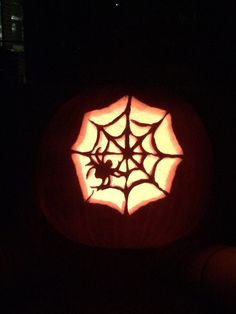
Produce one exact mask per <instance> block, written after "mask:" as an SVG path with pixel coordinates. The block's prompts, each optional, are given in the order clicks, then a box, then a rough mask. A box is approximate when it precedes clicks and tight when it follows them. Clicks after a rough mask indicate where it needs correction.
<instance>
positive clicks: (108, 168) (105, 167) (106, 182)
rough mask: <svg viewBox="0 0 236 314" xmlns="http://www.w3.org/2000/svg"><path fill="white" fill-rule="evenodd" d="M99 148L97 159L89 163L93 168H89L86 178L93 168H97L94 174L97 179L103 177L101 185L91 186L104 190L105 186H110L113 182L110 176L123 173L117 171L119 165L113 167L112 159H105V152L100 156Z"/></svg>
mask: <svg viewBox="0 0 236 314" xmlns="http://www.w3.org/2000/svg"><path fill="white" fill-rule="evenodd" d="M99 149H100V148H98V149H97V151H96V153H95V155H94V156H95V160H91V161H90V162H89V163H88V164H87V165H90V166H91V168H90V169H89V170H88V172H87V174H86V178H88V177H89V176H90V173H91V171H92V170H95V172H94V176H95V177H96V178H97V179H101V180H102V182H101V184H100V185H97V186H91V187H92V188H97V190H102V189H105V188H108V187H109V186H110V183H111V178H110V176H115V177H120V176H121V175H120V174H119V173H118V172H117V169H118V168H119V165H118V166H117V167H116V168H112V161H111V160H110V159H108V160H106V161H105V160H104V159H105V154H103V155H102V157H99V156H100V155H101V154H98V152H99Z"/></svg>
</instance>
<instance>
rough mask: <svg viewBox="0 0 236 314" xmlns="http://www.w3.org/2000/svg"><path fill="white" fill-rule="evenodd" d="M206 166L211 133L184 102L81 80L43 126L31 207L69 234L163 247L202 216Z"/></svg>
mask: <svg viewBox="0 0 236 314" xmlns="http://www.w3.org/2000/svg"><path fill="white" fill-rule="evenodd" d="M127 95H132V96H127ZM210 166H211V149H210V143H209V139H208V137H207V135H206V132H205V129H204V127H203V125H202V123H201V121H200V119H199V117H198V115H197V114H196V112H195V111H194V110H193V109H192V108H191V106H189V105H188V104H185V103H183V102H182V101H179V100H177V99H176V98H175V97H171V96H169V95H164V96H163V94H162V96H161V91H160V92H158V91H156V90H155V91H150V90H148V91H146V92H145V91H143V90H139V91H136V92H132V91H130V90H127V91H125V92H124V91H123V89H122V90H121V89H120V88H117V89H115V88H114V87H112V88H104V89H103V88H97V89H93V90H87V91H84V92H82V93H80V94H79V95H77V96H75V97H74V98H72V99H70V100H68V101H67V102H66V103H65V104H64V105H63V106H61V108H59V109H58V111H57V113H56V114H55V116H54V117H53V119H52V120H51V122H50V124H49V126H48V128H47V129H46V130H45V134H44V137H43V139H42V144H41V148H40V154H39V158H38V168H37V170H38V177H37V184H38V196H39V197H38V201H39V208H40V210H41V211H42V213H43V214H44V217H46V219H47V221H48V222H49V223H50V224H51V225H52V226H53V227H54V228H55V229H56V230H57V231H58V232H59V233H61V234H62V235H64V236H65V237H66V238H68V239H71V240H72V241H76V242H79V243H82V244H86V245H92V246H98V247H109V248H147V247H163V246H166V245H167V244H170V243H173V242H175V241H177V240H178V239H181V238H183V237H186V236H187V235H189V234H192V233H193V232H194V231H195V230H197V229H196V228H197V227H198V226H199V224H200V223H201V221H202V220H203V218H204V217H205V216H204V215H205V213H206V209H207V200H208V196H209V188H210V184H209V183H210V169H211V167H210ZM40 217H43V216H41V215H40ZM46 238H47V236H45V239H46Z"/></svg>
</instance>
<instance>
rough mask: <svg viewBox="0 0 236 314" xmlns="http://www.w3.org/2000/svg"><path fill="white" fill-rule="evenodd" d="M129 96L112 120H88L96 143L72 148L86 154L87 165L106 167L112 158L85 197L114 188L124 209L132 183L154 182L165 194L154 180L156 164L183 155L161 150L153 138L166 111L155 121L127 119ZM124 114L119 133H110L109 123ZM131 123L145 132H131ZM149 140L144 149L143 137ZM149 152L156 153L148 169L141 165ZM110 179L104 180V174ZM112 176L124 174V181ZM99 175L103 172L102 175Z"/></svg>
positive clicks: (150, 154)
mask: <svg viewBox="0 0 236 314" xmlns="http://www.w3.org/2000/svg"><path fill="white" fill-rule="evenodd" d="M131 98H132V97H131V96H129V97H128V102H127V105H126V107H125V109H124V111H123V112H121V113H120V114H119V115H118V116H117V117H115V118H114V119H113V120H112V121H110V122H109V123H106V124H99V123H96V122H95V121H93V120H89V122H91V123H92V124H93V125H94V126H95V128H96V131H97V137H96V139H95V143H94V145H93V147H92V149H91V150H90V151H87V152H81V151H78V150H73V149H72V152H73V153H76V154H80V155H83V156H86V157H88V158H89V160H90V162H89V163H87V165H86V166H91V168H94V169H95V173H96V169H97V168H98V167H99V164H100V166H101V167H103V168H104V169H106V167H105V162H106V161H107V160H111V161H112V165H111V168H110V169H108V168H107V169H106V170H107V174H105V177H104V180H102V183H101V184H100V185H97V186H90V187H91V188H94V190H93V191H92V192H91V194H90V195H89V196H88V198H87V199H86V201H89V199H90V198H91V197H92V195H93V193H94V191H96V190H97V191H99V190H104V189H107V188H112V189H117V190H119V191H121V192H122V193H124V197H125V209H124V213H128V208H127V203H128V196H129V193H130V191H131V190H132V189H133V188H134V187H135V186H138V185H140V184H142V183H151V184H153V185H154V186H155V187H156V188H157V189H159V190H160V191H161V192H163V193H164V195H165V196H167V195H168V194H169V193H168V192H167V191H166V190H164V189H163V188H161V187H160V185H159V183H158V182H157V181H156V180H155V171H156V168H157V165H158V164H159V162H160V161H161V160H162V159H163V158H165V157H170V158H176V157H182V154H167V153H163V152H161V151H160V150H159V149H158V147H157V144H156V140H155V137H154V134H155V132H156V131H157V129H158V128H159V126H160V125H161V123H162V122H163V120H164V119H165V117H166V116H167V114H168V112H165V114H164V115H163V117H162V118H161V119H160V120H159V121H158V122H154V123H150V124H148V123H142V122H139V121H136V120H134V119H130V111H131ZM124 118H125V127H124V130H123V131H122V133H121V134H119V135H112V134H111V133H112V132H109V127H112V126H113V125H115V124H116V123H117V122H118V121H120V120H121V119H124ZM131 123H133V125H135V126H136V127H139V128H141V129H143V130H146V131H145V132H142V133H144V134H141V135H138V136H137V135H135V134H134V133H133V132H132V129H131ZM102 138H103V139H104V138H105V139H106V141H105V142H106V144H105V147H103V146H104V144H103V145H101V142H102V140H101V139H102ZM147 139H148V140H149V145H150V146H151V152H150V150H148V149H145V147H144V145H143V143H144V141H145V140H147ZM115 156H116V158H117V157H118V162H117V165H114V164H113V162H114V161H113V158H115ZM148 156H153V157H155V159H156V160H155V162H154V163H153V164H152V167H151V169H149V170H147V169H146V167H145V166H144V162H145V159H146V158H147V157H148ZM91 168H89V169H88V171H87V174H86V179H87V177H88V176H89V175H90V170H91ZM135 171H139V178H137V179H135V180H130V178H131V177H132V174H133V173H134V172H135ZM140 171H141V172H142V175H141V176H140V173H141V172H140ZM108 177H109V179H111V180H107V178H108ZM114 177H116V178H117V177H119V178H121V177H123V178H124V185H123V186H121V185H116V184H113V183H112V182H113V180H112V178H114ZM101 179H102V176H101Z"/></svg>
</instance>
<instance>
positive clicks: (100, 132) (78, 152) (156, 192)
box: [71, 96, 183, 215]
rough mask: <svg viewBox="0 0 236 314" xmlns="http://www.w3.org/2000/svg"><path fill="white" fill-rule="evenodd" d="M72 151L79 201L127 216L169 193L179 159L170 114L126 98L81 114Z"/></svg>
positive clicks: (179, 154) (177, 145)
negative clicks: (81, 117) (78, 129)
mask: <svg viewBox="0 0 236 314" xmlns="http://www.w3.org/2000/svg"><path fill="white" fill-rule="evenodd" d="M71 150H72V155H71V157H72V160H73V163H74V166H75V170H76V174H77V177H78V180H79V184H80V187H81V190H82V194H83V197H84V200H85V201H87V202H89V203H98V204H103V205H107V206H110V207H112V208H114V209H116V210H118V211H119V212H120V213H122V214H123V213H128V214H130V215H131V214H133V213H134V212H135V211H137V210H138V209H139V208H141V207H142V206H144V205H146V204H148V203H150V202H153V201H157V200H160V199H162V198H164V197H166V196H168V194H169V193H170V192H171V186H172V183H173V180H174V176H175V173H176V170H177V167H178V165H179V163H180V162H181V160H182V157H183V151H182V148H181V146H180V145H179V143H178V141H177V139H176V137H175V134H174V131H173V128H172V121H171V115H170V113H168V112H167V111H165V110H162V109H157V108H154V107H150V106H148V105H146V104H144V103H142V102H141V101H139V100H138V99H136V98H134V97H128V96H124V97H123V98H121V99H119V100H118V101H116V102H115V103H113V104H111V105H110V106H108V107H106V108H103V109H99V110H94V111H91V112H88V113H86V114H85V115H84V118H83V122H82V126H81V130H80V132H79V135H78V138H77V140H76V142H75V143H74V144H73V146H72V147H71Z"/></svg>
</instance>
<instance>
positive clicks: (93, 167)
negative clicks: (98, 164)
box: [86, 166, 96, 179]
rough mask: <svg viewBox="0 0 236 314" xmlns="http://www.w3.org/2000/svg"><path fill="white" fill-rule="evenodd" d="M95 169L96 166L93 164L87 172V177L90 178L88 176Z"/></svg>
mask: <svg viewBox="0 0 236 314" xmlns="http://www.w3.org/2000/svg"><path fill="white" fill-rule="evenodd" d="M93 169H96V168H95V166H92V167H91V168H90V169H89V170H88V172H87V173H86V179H88V177H89V175H90V173H91V171H92V170H93Z"/></svg>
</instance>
